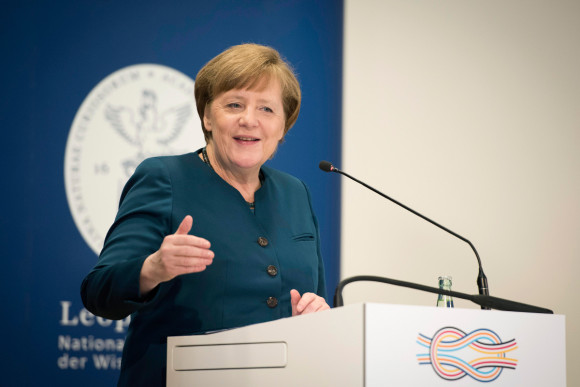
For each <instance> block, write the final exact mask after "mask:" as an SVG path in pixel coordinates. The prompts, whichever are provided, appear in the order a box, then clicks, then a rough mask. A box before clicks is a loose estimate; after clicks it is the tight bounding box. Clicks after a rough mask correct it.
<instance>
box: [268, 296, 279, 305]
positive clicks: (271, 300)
mask: <svg viewBox="0 0 580 387" xmlns="http://www.w3.org/2000/svg"><path fill="white" fill-rule="evenodd" d="M266 304H267V305H268V306H269V307H270V308H275V307H276V306H278V299H277V298H276V297H268V299H267V300H266Z"/></svg>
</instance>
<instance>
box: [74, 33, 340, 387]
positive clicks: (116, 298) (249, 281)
mask: <svg viewBox="0 0 580 387" xmlns="http://www.w3.org/2000/svg"><path fill="white" fill-rule="evenodd" d="M195 99H196V104H197V111H198V114H199V116H200V118H201V121H202V129H203V132H204V136H205V140H206V146H205V147H204V148H203V149H200V150H198V151H196V152H193V153H188V154H184V155H180V156H165V157H154V158H150V159H147V160H145V161H144V162H143V163H141V165H140V166H139V167H138V168H137V170H136V171H135V173H134V175H133V176H132V177H131V178H130V179H129V181H128V182H127V185H126V186H125V188H124V190H123V193H122V195H121V201H120V205H119V211H118V213H117V217H116V219H115V222H114V223H113V225H112V226H111V228H110V230H109V232H108V234H107V237H106V240H105V244H104V247H103V250H102V252H101V254H100V256H99V260H98V262H97V264H96V266H95V267H94V268H93V270H92V271H91V272H90V273H89V274H88V275H87V277H86V278H85V279H84V281H83V283H82V286H81V296H82V299H83V303H84V305H85V307H86V308H87V309H88V310H89V311H91V312H92V313H94V314H95V315H97V316H101V317H104V318H109V319H121V318H125V317H126V316H128V315H131V324H130V327H129V330H128V334H127V339H126V341H125V347H124V351H123V360H122V366H121V376H120V379H119V385H120V386H145V385H155V386H161V385H165V367H166V343H167V336H178V335H188V334H198V333H204V332H208V331H214V330H220V329H227V328H235V327H240V326H244V325H248V324H254V323H259V322H265V321H271V320H275V319H279V318H283V317H290V316H294V315H300V314H305V313H311V312H317V311H320V310H325V309H328V308H329V306H328V305H327V303H326V301H325V297H326V289H325V281H324V267H323V263H322V257H321V254H320V240H319V232H318V223H317V221H316V217H315V216H314V213H313V210H312V204H311V200H310V194H309V191H308V189H307V188H306V186H305V185H304V183H302V182H301V181H300V180H298V179H296V178H294V177H292V176H290V175H288V174H285V173H283V172H280V171H277V170H274V169H272V168H269V167H266V166H264V163H265V162H266V161H267V160H268V159H270V158H272V157H273V155H274V154H275V153H276V149H277V146H278V144H279V143H281V142H282V141H283V140H284V136H285V134H286V133H287V132H288V130H289V129H290V128H291V127H292V125H293V124H294V123H295V122H296V119H297V117H298V113H299V110H300V86H299V84H298V81H297V80H296V77H295V76H294V74H293V72H292V70H291V69H290V67H289V65H288V64H287V63H286V62H285V61H284V60H282V59H281V58H280V55H279V53H278V52H277V51H276V50H274V49H272V48H270V47H266V46H261V45H255V44H243V45H239V46H234V47H231V48H229V49H228V50H226V51H224V52H223V53H221V54H220V55H218V56H217V57H215V58H214V59H212V60H211V61H210V62H209V63H207V64H206V65H205V66H204V67H203V68H202V69H201V70H200V72H199V73H198V75H197V78H196V82H195ZM296 157H300V155H296Z"/></svg>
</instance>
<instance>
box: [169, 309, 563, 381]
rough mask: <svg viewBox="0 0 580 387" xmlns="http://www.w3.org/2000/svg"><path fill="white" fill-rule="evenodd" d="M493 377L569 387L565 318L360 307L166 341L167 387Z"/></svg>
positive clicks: (469, 310) (463, 379)
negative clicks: (567, 382)
mask: <svg viewBox="0 0 580 387" xmlns="http://www.w3.org/2000/svg"><path fill="white" fill-rule="evenodd" d="M482 383H483V384H482ZM490 383H491V385H492V386H565V385H566V356H565V319H564V316H562V315H545V314H532V313H517V312H500V311H485V310H475V309H443V308H435V307H419V306H406V305H383V304H356V305H349V306H345V307H341V308H335V309H332V310H329V311H324V312H319V313H315V314H310V315H305V316H299V317H292V318H286V319H282V320H277V321H272V322H268V323H262V324H256V325H250V326H246V327H243V328H238V329H232V330H228V331H222V332H217V333H212V334H206V335H197V336H180V337H169V338H168V343H167V386H168V387H178V386H196V387H198V386H212V387H214V386H252V387H255V386H275V387H282V386H292V387H294V386H348V387H358V386H361V387H362V386H365V387H370V386H373V387H374V386H447V387H449V386H455V385H462V386H466V385H467V386H483V385H489V384H490Z"/></svg>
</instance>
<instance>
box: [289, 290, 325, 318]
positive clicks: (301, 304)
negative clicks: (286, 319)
mask: <svg viewBox="0 0 580 387" xmlns="http://www.w3.org/2000/svg"><path fill="white" fill-rule="evenodd" d="M290 302H291V304H292V316H299V315H301V314H307V313H314V312H320V311H321V310H327V309H330V306H328V304H327V303H326V300H325V299H324V298H322V297H320V296H318V295H316V294H314V293H304V295H302V296H300V293H299V292H298V290H296V289H292V290H290Z"/></svg>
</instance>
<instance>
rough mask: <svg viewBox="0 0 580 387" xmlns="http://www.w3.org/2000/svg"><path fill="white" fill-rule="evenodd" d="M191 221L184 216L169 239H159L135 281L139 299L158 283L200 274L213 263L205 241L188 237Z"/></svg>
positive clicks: (208, 244)
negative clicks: (155, 249)
mask: <svg viewBox="0 0 580 387" xmlns="http://www.w3.org/2000/svg"><path fill="white" fill-rule="evenodd" d="M192 226H193V218H192V217H191V216H190V215H187V216H186V217H185V218H183V221H182V222H181V224H180V225H179V227H178V228H177V231H176V232H175V234H173V235H168V236H166V237H165V238H164V239H163V243H161V247H159V250H157V251H156V252H155V253H153V254H151V255H150V256H149V257H147V259H146V260H145V262H143V267H142V268H141V277H140V281H139V285H140V289H141V296H144V295H145V294H147V293H148V292H149V291H151V290H152V289H153V288H155V287H156V286H157V285H159V284H160V283H161V282H166V281H169V280H171V279H173V278H175V277H177V276H178V275H182V274H189V273H197V272H200V271H204V270H205V268H206V267H207V266H208V265H211V263H212V262H213V257H214V253H213V251H211V250H210V249H209V248H210V243H209V241H208V240H206V239H203V238H199V237H196V236H194V235H189V234H188V233H189V231H190V230H191V227H192Z"/></svg>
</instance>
